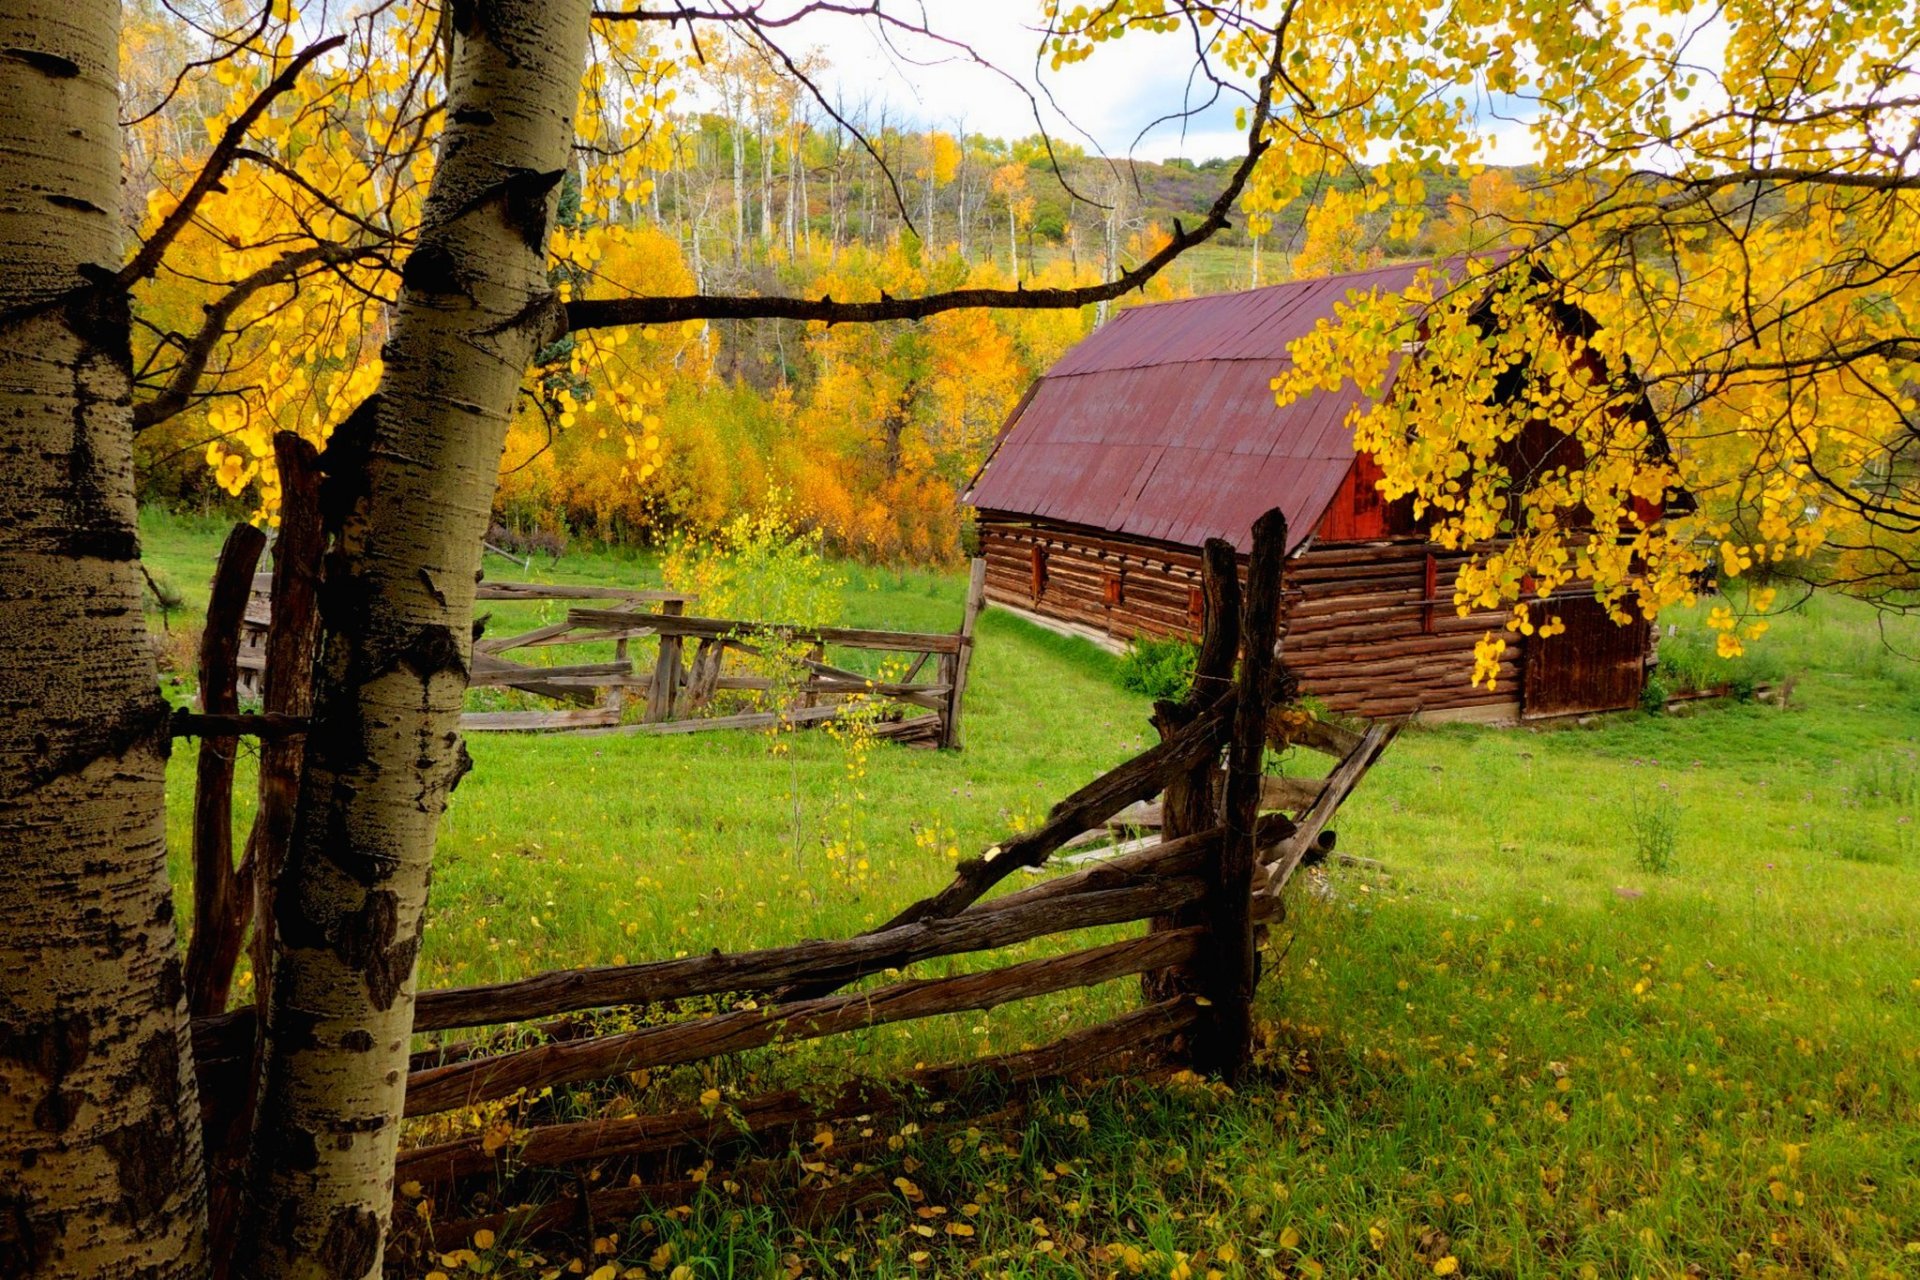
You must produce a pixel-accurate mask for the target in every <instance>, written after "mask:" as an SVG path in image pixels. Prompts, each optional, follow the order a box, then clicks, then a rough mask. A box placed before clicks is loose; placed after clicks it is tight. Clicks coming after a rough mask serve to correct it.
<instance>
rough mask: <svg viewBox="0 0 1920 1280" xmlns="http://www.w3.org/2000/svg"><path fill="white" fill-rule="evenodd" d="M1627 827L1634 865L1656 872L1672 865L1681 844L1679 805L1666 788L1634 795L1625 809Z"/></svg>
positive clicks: (1646, 870)
mask: <svg viewBox="0 0 1920 1280" xmlns="http://www.w3.org/2000/svg"><path fill="white" fill-rule="evenodd" d="M1627 830H1628V832H1629V833H1630V834H1631V835H1632V837H1633V864H1634V865H1635V866H1637V867H1639V868H1640V869H1641V870H1642V871H1645V872H1649V873H1651V874H1654V875H1659V874H1660V873H1662V872H1665V871H1667V870H1669V869H1671V868H1672V866H1673V852H1674V850H1675V849H1676V848H1678V847H1679V844H1680V806H1679V805H1677V804H1675V803H1674V800H1673V797H1672V796H1670V795H1668V794H1666V792H1665V791H1662V792H1660V793H1659V794H1657V795H1652V796H1648V795H1641V796H1636V797H1634V800H1633V803H1632V805H1631V807H1629V808H1628V810H1627Z"/></svg>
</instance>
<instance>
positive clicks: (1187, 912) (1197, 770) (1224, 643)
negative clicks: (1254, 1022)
mask: <svg viewBox="0 0 1920 1280" xmlns="http://www.w3.org/2000/svg"><path fill="white" fill-rule="evenodd" d="M1200 592H1201V595H1202V598H1203V601H1204V607H1203V609H1202V611H1201V615H1200V616H1201V633H1200V651H1199V653H1198V655H1197V656H1196V657H1195V659H1194V664H1193V686H1192V688H1191V689H1190V690H1189V691H1188V693H1187V696H1186V698H1185V699H1184V700H1183V701H1180V702H1162V703H1159V704H1158V705H1156V706H1155V707H1154V709H1153V723H1154V727H1155V728H1157V729H1158V730H1159V731H1160V737H1161V738H1162V740H1164V739H1167V738H1170V737H1172V736H1173V735H1174V734H1175V733H1177V732H1178V731H1179V730H1181V729H1183V728H1185V727H1186V726H1187V725H1188V724H1191V723H1192V722H1193V718H1194V717H1195V716H1196V715H1198V714H1199V713H1200V709H1201V708H1202V707H1204V706H1206V705H1208V704H1209V703H1211V702H1212V701H1213V700H1214V699H1216V698H1218V697H1219V696H1220V695H1221V694H1223V693H1225V692H1226V691H1227V690H1228V689H1229V688H1231V687H1232V684H1233V657H1234V654H1235V652H1236V651H1238V649H1239V647H1240V579H1239V575H1238V566H1237V564H1236V559H1235V556H1234V552H1233V544H1232V543H1230V542H1228V541H1227V540H1226V539H1224V538H1209V539H1208V540H1207V544H1206V546H1205V547H1204V548H1202V550H1201V553H1200ZM1218 764H1219V757H1218V756H1208V757H1207V758H1206V759H1205V760H1202V761H1200V762H1199V763H1198V764H1196V765H1194V766H1193V767H1192V768H1191V769H1189V770H1187V771H1186V772H1185V773H1184V774H1182V775H1180V776H1179V777H1176V778H1174V779H1173V780H1172V781H1170V782H1168V783H1167V790H1166V794H1165V796H1164V797H1162V800H1161V805H1160V839H1161V842H1162V843H1165V842H1166V841H1168V840H1178V839H1180V838H1181V837H1182V836H1190V835H1195V834H1197V833H1199V832H1201V831H1206V830H1208V829H1209V828H1211V827H1215V826H1218V825H1219V823H1220V816H1219V806H1218V803H1217V799H1218V797H1217V794H1216V792H1215V789H1214V783H1215V774H1216V771H1217V766H1218ZM1204 919H1205V913H1204V910H1203V909H1202V907H1201V906H1200V905H1195V906H1193V907H1189V908H1186V909H1184V910H1182V911H1178V912H1175V913H1174V914H1172V915H1166V916H1155V917H1154V919H1153V922H1152V924H1151V926H1150V927H1151V928H1152V929H1153V930H1155V931H1159V930H1163V929H1178V928H1182V927H1185V926H1187V925H1193V924H1199V923H1201V922H1202V921H1203V920H1204ZM1140 985H1141V991H1142V993H1143V994H1144V995H1145V996H1146V998H1147V999H1148V1000H1150V1001H1160V1000H1166V999H1169V998H1171V997H1172V996H1175V995H1178V994H1180V993H1182V992H1189V991H1192V990H1194V989H1195V975H1193V974H1192V973H1189V972H1181V971H1178V970H1172V969H1167V970H1161V971H1159V972H1156V973H1149V974H1147V975H1145V976H1144V977H1142V978H1141V980H1140Z"/></svg>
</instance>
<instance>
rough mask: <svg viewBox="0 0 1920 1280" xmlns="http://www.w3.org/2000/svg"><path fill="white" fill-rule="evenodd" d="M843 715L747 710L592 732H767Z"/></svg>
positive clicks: (820, 710)
mask: <svg viewBox="0 0 1920 1280" xmlns="http://www.w3.org/2000/svg"><path fill="white" fill-rule="evenodd" d="M845 713H846V708H845V707H840V706H833V707H791V708H788V709H787V710H784V711H747V712H743V713H741V714H740V715H736V716H713V717H711V718H709V719H705V720H702V719H697V718H696V719H689V720H661V721H658V722H655V723H651V724H616V725H614V726H613V727H612V728H609V729H605V730H601V729H594V730H590V732H592V733H595V734H600V733H609V734H611V733H708V732H711V731H713V730H717V729H771V728H772V727H773V726H775V725H777V724H791V725H817V724H823V723H825V722H826V721H828V720H834V719H837V718H839V717H840V716H842V715H844V714H845Z"/></svg>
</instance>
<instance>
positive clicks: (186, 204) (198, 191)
mask: <svg viewBox="0 0 1920 1280" xmlns="http://www.w3.org/2000/svg"><path fill="white" fill-rule="evenodd" d="M346 42H347V38H346V37H345V36H344V35H339V36H331V37H329V38H328V39H325V40H321V41H318V42H316V43H314V44H310V45H308V46H307V47H306V48H304V49H302V50H301V51H300V52H299V53H296V54H294V55H293V58H292V60H290V61H289V62H288V63H287V65H286V66H285V67H284V68H282V69H281V71H280V74H279V75H277V76H275V77H274V78H273V79H272V80H270V81H269V82H268V83H267V86H266V88H264V89H262V90H261V91H260V92H259V93H258V94H256V95H254V99H253V101H252V102H249V103H248V104H247V106H246V109H245V110H244V111H242V112H241V113H240V114H239V115H237V116H235V117H234V118H233V120H232V122H231V123H229V124H228V125H227V127H226V129H225V131H224V132H222V133H221V135H220V141H219V142H217V143H215V144H214V147H213V150H212V152H211V153H209V154H208V156H207V162H206V164H204V165H202V166H201V167H200V172H199V173H198V174H196V175H195V176H194V179H193V185H192V186H190V187H188V188H187V194H186V195H184V196H182V197H181V198H180V203H179V204H177V205H175V206H174V209H173V212H172V213H169V214H168V215H167V216H166V219H165V220H164V221H162V222H161V224H160V225H159V227H157V228H156V229H155V230H154V233H153V234H152V235H150V236H148V237H147V241H146V243H145V244H143V245H141V246H140V251H139V252H138V253H136V254H134V255H133V258H132V260H131V261H129V262H128V263H127V265H126V266H124V267H122V268H120V272H119V274H118V275H116V276H115V277H114V280H113V283H114V284H115V285H116V286H117V287H118V288H120V289H123V290H124V289H131V288H132V287H133V286H134V285H136V284H138V283H139V282H140V281H142V280H144V279H146V278H147V277H148V276H150V275H152V274H153V273H154V272H155V271H156V270H158V269H159V266H160V259H161V258H163V257H165V256H166V252H167V248H168V246H169V245H171V244H172V243H173V242H174V239H175V238H176V237H178V236H179V234H180V232H181V231H182V230H184V229H185V228H186V225H187V224H188V223H189V222H191V221H192V220H193V215H194V213H195V211H196V210H198V209H199V207H200V202H201V201H202V200H204V199H206V197H207V193H208V192H210V191H212V190H213V189H214V188H216V187H218V186H219V185H220V179H222V178H223V177H225V176H226V173H227V170H228V169H229V168H230V167H231V166H232V164H233V161H234V157H235V156H236V155H237V154H238V153H239V150H240V144H241V143H242V142H244V141H246V137H247V132H248V131H249V130H250V129H252V128H253V125H254V122H255V121H256V120H258V119H259V118H260V117H261V116H262V115H263V114H265V112H266V110H267V108H268V107H270V106H272V105H273V102H274V100H275V99H276V98H278V97H280V96H281V95H282V94H284V93H286V92H287V91H288V90H289V89H292V88H293V86H294V83H295V82H296V81H297V80H299V78H300V73H301V72H303V71H305V70H306V69H307V67H308V65H309V64H311V63H312V62H313V60H314V59H316V58H318V57H320V56H322V55H323V54H326V53H330V52H332V51H333V50H335V49H338V48H339V47H340V46H341V45H343V44H345V43H346Z"/></svg>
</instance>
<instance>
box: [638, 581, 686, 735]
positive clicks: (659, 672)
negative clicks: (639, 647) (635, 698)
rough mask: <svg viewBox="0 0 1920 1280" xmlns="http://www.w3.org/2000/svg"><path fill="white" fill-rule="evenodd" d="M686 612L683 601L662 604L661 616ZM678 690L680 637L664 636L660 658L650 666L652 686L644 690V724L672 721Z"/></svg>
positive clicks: (661, 642)
mask: <svg viewBox="0 0 1920 1280" xmlns="http://www.w3.org/2000/svg"><path fill="white" fill-rule="evenodd" d="M686 611H687V603H686V601H684V600H662V601H661V602H660V612H662V613H664V614H667V615H669V616H671V617H679V616H680V615H682V614H684V613H685V612H686ZM679 690H680V637H679V636H670V635H667V634H665V633H664V632H663V633H662V634H661V636H660V657H659V659H658V661H656V662H655V663H654V664H653V682H652V683H651V684H650V685H648V686H647V723H648V724H657V723H659V722H660V721H662V720H671V719H673V700H674V695H675V694H677V693H678V692H679Z"/></svg>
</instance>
